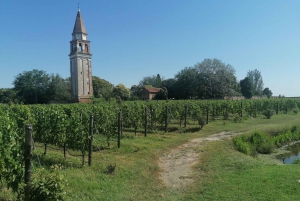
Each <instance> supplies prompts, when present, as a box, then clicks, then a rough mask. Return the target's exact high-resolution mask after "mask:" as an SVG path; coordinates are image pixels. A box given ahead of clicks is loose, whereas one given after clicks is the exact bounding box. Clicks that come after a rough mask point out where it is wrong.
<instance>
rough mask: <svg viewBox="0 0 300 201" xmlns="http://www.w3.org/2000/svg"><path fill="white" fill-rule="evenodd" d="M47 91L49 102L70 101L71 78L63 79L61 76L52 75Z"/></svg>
mask: <svg viewBox="0 0 300 201" xmlns="http://www.w3.org/2000/svg"><path fill="white" fill-rule="evenodd" d="M47 91H48V94H47V95H48V99H49V100H65V101H67V100H70V99H71V83H70V78H66V79H63V78H62V77H61V76H60V75H59V74H56V75H55V74H51V75H50V81H49V85H48V90H47Z"/></svg>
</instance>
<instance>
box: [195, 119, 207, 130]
mask: <svg viewBox="0 0 300 201" xmlns="http://www.w3.org/2000/svg"><path fill="white" fill-rule="evenodd" d="M197 120H198V124H199V126H200V129H202V128H203V126H205V125H206V118H205V117H203V116H199V117H198V118H197Z"/></svg>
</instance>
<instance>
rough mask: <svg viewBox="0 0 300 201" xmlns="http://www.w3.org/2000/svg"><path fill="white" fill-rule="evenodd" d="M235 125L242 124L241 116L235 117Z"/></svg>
mask: <svg viewBox="0 0 300 201" xmlns="http://www.w3.org/2000/svg"><path fill="white" fill-rule="evenodd" d="M233 121H234V123H242V118H241V117H240V116H239V115H234V116H233Z"/></svg>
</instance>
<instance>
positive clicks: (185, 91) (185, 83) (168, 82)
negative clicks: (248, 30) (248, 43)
mask: <svg viewBox="0 0 300 201" xmlns="http://www.w3.org/2000/svg"><path fill="white" fill-rule="evenodd" d="M144 86H153V87H157V88H163V89H166V90H165V91H166V92H167V97H168V98H169V99H170V98H174V99H191V98H193V99H220V98H224V97H225V96H227V97H232V96H245V97H246V98H251V97H252V96H262V95H267V96H268V97H271V96H272V91H271V90H270V89H269V88H263V86H264V83H263V79H262V75H261V73H260V71H259V70H257V69H255V70H250V71H248V73H247V75H246V77H245V78H244V79H242V80H241V81H238V80H237V78H236V76H235V69H234V68H233V67H232V66H231V65H230V64H225V63H223V62H222V61H221V60H218V59H204V61H202V62H201V63H197V64H195V65H194V66H191V67H185V68H184V69H182V70H181V71H179V72H178V73H177V74H175V76H174V78H169V79H164V78H162V77H161V76H160V75H159V74H157V75H156V76H155V75H153V76H147V77H144V78H143V79H142V80H141V81H140V82H139V84H137V85H133V86H132V87H131V94H132V96H137V97H139V93H140V92H141V90H142V88H143V87H144ZM160 97H161V96H160Z"/></svg>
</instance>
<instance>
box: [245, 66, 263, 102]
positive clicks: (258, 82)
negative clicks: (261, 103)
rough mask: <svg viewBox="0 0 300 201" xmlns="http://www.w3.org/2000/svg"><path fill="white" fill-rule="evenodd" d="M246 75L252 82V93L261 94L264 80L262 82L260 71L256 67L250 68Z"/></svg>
mask: <svg viewBox="0 0 300 201" xmlns="http://www.w3.org/2000/svg"><path fill="white" fill-rule="evenodd" d="M247 77H249V79H250V80H251V82H252V85H253V93H254V95H257V96H260V95H262V92H263V87H264V82H263V79H262V76H261V73H260V71H259V70H257V69H255V70H250V71H248V73H247Z"/></svg>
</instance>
